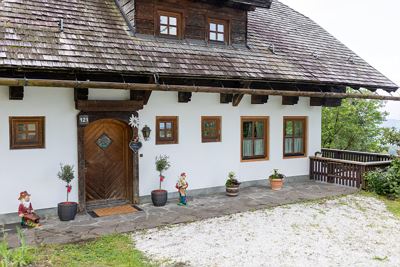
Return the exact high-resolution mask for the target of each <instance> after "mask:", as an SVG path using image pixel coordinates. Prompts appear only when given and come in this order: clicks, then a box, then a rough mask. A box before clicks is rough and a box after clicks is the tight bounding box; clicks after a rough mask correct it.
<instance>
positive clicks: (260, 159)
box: [240, 157, 269, 163]
mask: <svg viewBox="0 0 400 267" xmlns="http://www.w3.org/2000/svg"><path fill="white" fill-rule="evenodd" d="M257 161H269V158H268V157H267V158H257V159H240V162H244V163H245V162H257Z"/></svg>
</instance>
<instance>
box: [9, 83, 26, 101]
mask: <svg viewBox="0 0 400 267" xmlns="http://www.w3.org/2000/svg"><path fill="white" fill-rule="evenodd" d="M8 94H9V99H10V100H23V99H24V87H23V86H10V87H9V91H8Z"/></svg>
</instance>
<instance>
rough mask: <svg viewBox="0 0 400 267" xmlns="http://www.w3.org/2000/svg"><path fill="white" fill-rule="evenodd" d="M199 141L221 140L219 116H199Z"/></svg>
mask: <svg viewBox="0 0 400 267" xmlns="http://www.w3.org/2000/svg"><path fill="white" fill-rule="evenodd" d="M201 141H202V142H203V143H208V142H221V117H216V116H213V117H210V116H203V117H201Z"/></svg>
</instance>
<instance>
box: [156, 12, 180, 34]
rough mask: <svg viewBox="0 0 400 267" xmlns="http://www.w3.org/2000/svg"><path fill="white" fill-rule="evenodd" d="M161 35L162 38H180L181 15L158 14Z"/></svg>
mask: <svg viewBox="0 0 400 267" xmlns="http://www.w3.org/2000/svg"><path fill="white" fill-rule="evenodd" d="M158 19H159V20H158V24H159V34H160V35H161V36H169V37H176V38H179V37H180V34H181V33H180V32H181V15H180V14H179V13H173V12H166V11H159V12H158Z"/></svg>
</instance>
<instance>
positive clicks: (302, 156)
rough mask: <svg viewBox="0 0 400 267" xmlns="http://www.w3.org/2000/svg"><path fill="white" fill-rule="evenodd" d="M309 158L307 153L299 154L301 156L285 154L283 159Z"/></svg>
mask: <svg viewBox="0 0 400 267" xmlns="http://www.w3.org/2000/svg"><path fill="white" fill-rule="evenodd" d="M301 158H307V155H299V156H283V159H301Z"/></svg>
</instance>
